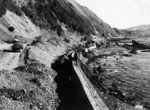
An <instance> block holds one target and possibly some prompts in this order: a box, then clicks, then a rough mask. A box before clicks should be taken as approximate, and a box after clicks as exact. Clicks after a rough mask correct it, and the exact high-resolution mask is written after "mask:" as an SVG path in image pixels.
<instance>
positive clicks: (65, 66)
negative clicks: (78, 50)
mask: <svg viewBox="0 0 150 110" xmlns="http://www.w3.org/2000/svg"><path fill="white" fill-rule="evenodd" d="M61 58H62V57H60V58H59V59H58V60H57V61H56V62H55V63H54V64H52V68H53V69H54V70H55V71H56V72H57V76H56V78H55V82H56V83H57V91H56V92H57V94H58V97H59V99H60V101H61V102H60V104H59V107H58V108H57V110H93V108H92V107H91V104H90V103H89V101H88V99H87V97H86V95H85V93H84V91H83V88H82V85H81V83H80V82H79V81H78V77H77V76H76V74H74V73H75V72H74V71H73V68H72V62H71V61H69V60H65V61H64V62H63V63H60V59H61Z"/></svg>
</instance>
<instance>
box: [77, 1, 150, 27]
mask: <svg viewBox="0 0 150 110" xmlns="http://www.w3.org/2000/svg"><path fill="white" fill-rule="evenodd" d="M75 1H77V2H78V3H80V4H81V5H84V6H86V7H88V8H89V9H90V10H92V11H93V12H94V13H95V14H97V15H98V16H99V17H100V18H101V19H102V20H103V21H105V22H107V23H108V24H109V25H110V26H112V27H117V28H122V29H123V28H128V27H132V26H137V25H142V24H150V0H75Z"/></svg>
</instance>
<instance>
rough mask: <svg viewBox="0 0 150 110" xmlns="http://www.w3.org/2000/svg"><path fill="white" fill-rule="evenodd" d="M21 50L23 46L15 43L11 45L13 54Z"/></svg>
mask: <svg viewBox="0 0 150 110" xmlns="http://www.w3.org/2000/svg"><path fill="white" fill-rule="evenodd" d="M22 49H23V45H22V44H20V43H15V44H13V45H12V51H13V52H20V51H21V50H22Z"/></svg>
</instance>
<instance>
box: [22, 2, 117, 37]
mask: <svg viewBox="0 0 150 110" xmlns="http://www.w3.org/2000/svg"><path fill="white" fill-rule="evenodd" d="M21 10H22V11H23V12H25V14H26V15H27V16H28V17H29V18H30V19H31V20H32V21H33V22H34V24H36V25H38V26H40V27H41V28H51V29H53V30H56V31H57V33H58V35H61V33H62V32H63V31H62V28H61V26H60V23H64V24H65V25H66V27H68V29H69V30H70V31H76V32H79V33H80V34H82V35H83V34H86V35H90V34H103V33H110V34H111V35H113V36H117V35H118V34H117V33H115V31H114V30H113V29H112V28H111V27H110V26H109V25H108V24H106V23H105V22H103V21H102V20H100V19H99V18H98V17H97V16H96V15H95V14H93V12H91V11H90V10H89V9H87V8H85V7H83V6H81V5H79V4H78V3H77V2H75V1H73V0H62V1H59V0H50V1H46V0H37V1H36V3H33V2H32V3H31V2H30V3H28V5H24V6H22V7H21ZM47 24H49V25H47ZM97 32H98V33H97Z"/></svg>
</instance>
